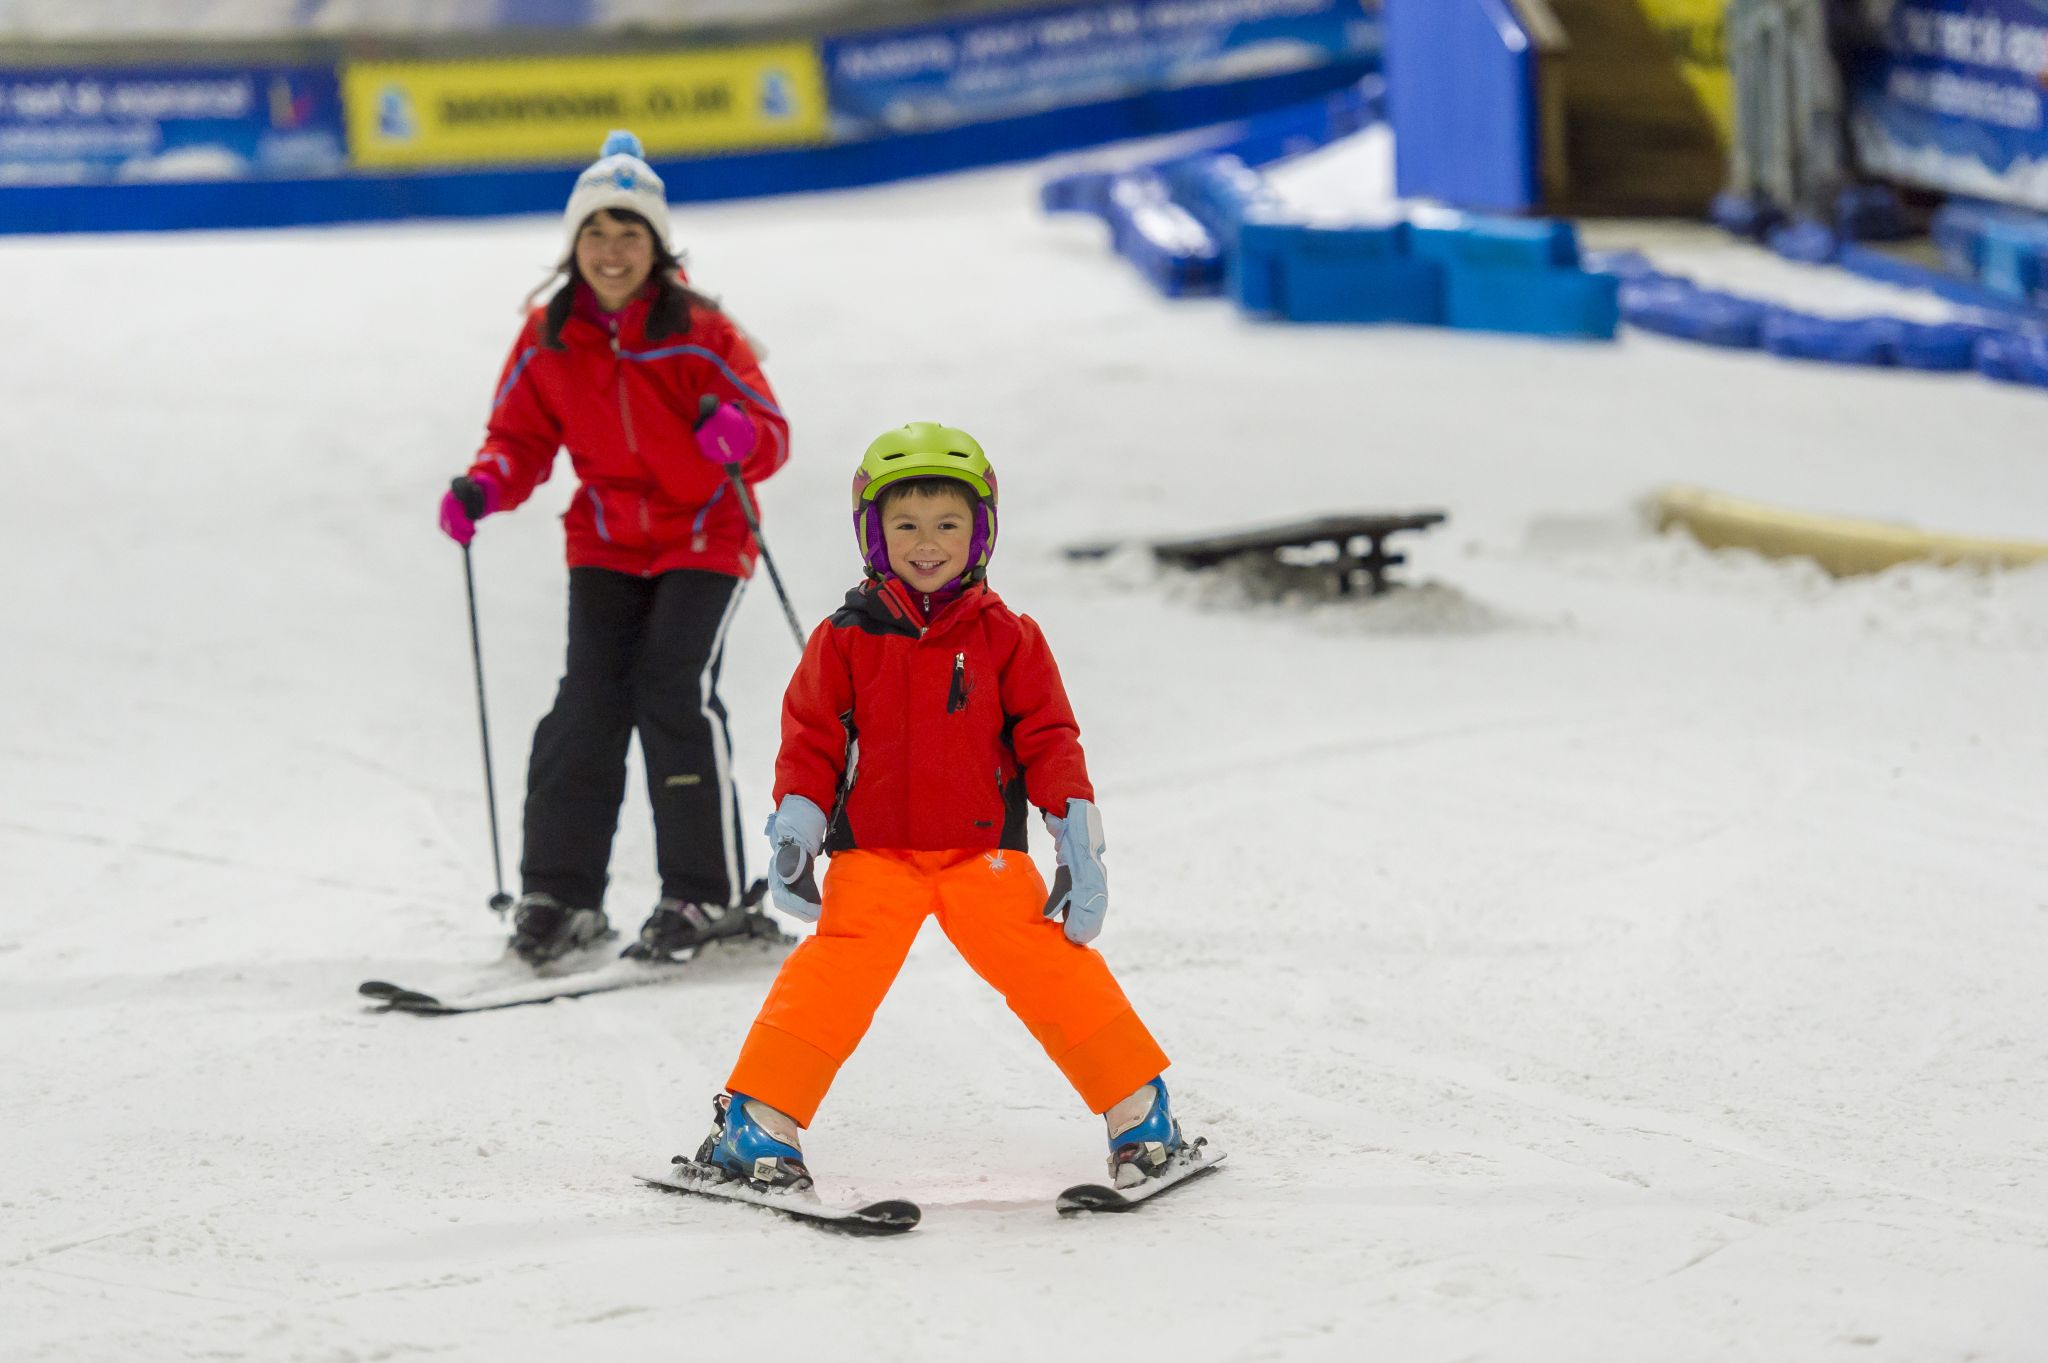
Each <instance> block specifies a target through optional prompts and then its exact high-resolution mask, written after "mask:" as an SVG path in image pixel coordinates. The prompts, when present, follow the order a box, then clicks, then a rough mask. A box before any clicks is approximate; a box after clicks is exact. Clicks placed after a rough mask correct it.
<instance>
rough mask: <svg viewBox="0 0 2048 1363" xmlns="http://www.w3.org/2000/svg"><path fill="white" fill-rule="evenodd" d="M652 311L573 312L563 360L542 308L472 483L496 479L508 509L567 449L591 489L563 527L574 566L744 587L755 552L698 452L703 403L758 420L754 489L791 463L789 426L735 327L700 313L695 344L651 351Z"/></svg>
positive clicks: (677, 341) (687, 337)
mask: <svg viewBox="0 0 2048 1363" xmlns="http://www.w3.org/2000/svg"><path fill="white" fill-rule="evenodd" d="M648 306H649V299H648V298H647V297H646V296H642V297H641V298H638V299H635V300H634V301H633V302H631V303H628V304H627V305H626V307H625V308H624V309H623V310H622V311H620V312H619V313H617V314H615V315H614V316H613V317H612V318H610V319H608V320H600V318H601V317H602V314H597V313H595V311H594V310H592V309H587V308H582V307H579V308H575V309H572V310H571V312H570V315H569V317H568V319H567V320H566V321H565V322H564V323H563V324H562V338H561V339H562V349H560V350H548V349H545V348H543V347H542V345H541V343H540V337H541V323H542V318H543V315H544V312H545V309H542V308H535V309H534V310H533V311H532V312H531V313H530V314H529V315H528V316H527V319H526V327H525V329H524V330H523V331H521V332H520V334H519V340H518V342H517V343H516V344H515V345H514V346H513V347H512V354H511V356H510V358H508V359H507V360H506V361H505V370H504V374H503V376H502V377H501V378H500V379H499V382H498V393H497V400H496V401H495V403H494V404H493V405H492V407H491V418H490V424H489V433H488V435H487V436H486V437H485V440H484V444H483V449H482V450H481V451H479V452H478V454H477V458H476V462H475V463H474V464H473V465H471V467H470V472H471V473H472V474H478V473H482V474H486V475H488V476H489V477H490V478H491V479H492V480H493V481H495V482H496V483H497V484H498V487H499V488H500V490H501V491H502V493H503V496H502V498H501V499H500V501H499V503H498V509H499V510H509V509H511V508H512V507H515V506H518V505H519V504H520V503H521V502H523V501H525V500H526V499H527V498H528V497H530V496H532V495H533V490H534V488H535V487H536V486H538V485H539V484H540V483H542V482H545V481H546V480H547V477H548V474H549V473H550V472H552V471H553V469H554V464H555V452H556V451H557V450H558V449H560V448H562V447H563V446H567V447H568V450H569V459H570V462H571V463H573V464H574V465H575V466H576V476H577V477H578V478H579V479H581V480H582V483H583V486H582V487H581V488H579V489H578V490H577V493H576V500H575V501H574V502H572V503H571V504H570V506H569V511H568V514H567V515H565V516H564V517H563V522H564V525H565V527H566V529H567V531H568V540H569V543H568V551H569V563H570V566H571V567H578V568H585V567H587V568H610V569H613V570H615V571H617V572H622V573H637V574H640V575H642V576H648V577H651V576H653V575H654V574H656V573H665V572H668V571H670V570H671V569H675V568H702V569H707V570H709V571H711V572H716V573H726V574H729V575H731V576H733V577H747V576H749V575H751V574H752V572H753V569H754V559H755V556H756V554H757V553H758V550H757V548H756V546H755V543H754V538H753V535H752V533H751V532H750V531H749V530H748V529H747V520H746V515H745V513H744V512H743V511H742V510H741V509H740V507H739V505H738V500H737V498H735V497H734V496H733V492H732V484H731V481H730V480H729V479H728V478H727V477H726V475H725V468H724V466H723V465H721V464H715V463H713V462H711V461H710V460H708V459H706V458H704V457H703V456H702V455H700V454H699V453H698V452H697V441H696V437H695V435H694V431H693V428H694V426H695V423H696V419H697V407H698V400H699V399H700V398H701V397H702V396H703V395H704V394H706V393H709V394H711V395H712V396H714V397H717V398H720V399H722V400H724V401H727V402H732V403H735V404H737V405H738V406H739V407H740V409H741V410H742V411H744V412H745V413H746V414H747V416H748V418H749V419H751V420H752V422H753V424H754V433H755V437H756V439H755V442H754V452H753V454H751V455H750V456H748V458H747V459H746V461H745V462H744V463H743V464H741V466H740V477H741V478H742V479H743V480H745V481H746V482H747V483H749V484H752V483H755V482H758V481H760V480H761V479H763V478H766V477H767V476H768V475H769V474H771V473H773V472H775V470H777V469H779V468H781V467H782V465H783V464H784V462H786V461H787V460H788V458H789V425H788V423H787V422H786V421H784V420H783V416H782V411H781V409H780V408H779V407H778V406H777V405H776V402H775V394H774V392H773V390H771V389H770V388H769V387H768V381H767V380H766V379H765V378H763V377H762V376H761V367H760V365H759V363H758V362H757V361H756V360H755V358H754V351H753V347H752V346H750V345H749V344H748V343H747V339H746V337H745V336H744V335H743V334H741V332H740V330H739V329H738V328H737V327H736V326H734V325H733V323H732V321H731V319H729V318H727V317H726V316H725V315H724V314H723V313H720V312H718V311H716V310H714V309H711V308H707V307H703V306H696V305H693V306H692V307H691V309H690V328H689V330H688V332H686V333H684V334H682V335H679V336H669V337H665V338H663V339H661V340H659V341H651V340H649V339H648V338H647V331H646V326H647V313H648Z"/></svg>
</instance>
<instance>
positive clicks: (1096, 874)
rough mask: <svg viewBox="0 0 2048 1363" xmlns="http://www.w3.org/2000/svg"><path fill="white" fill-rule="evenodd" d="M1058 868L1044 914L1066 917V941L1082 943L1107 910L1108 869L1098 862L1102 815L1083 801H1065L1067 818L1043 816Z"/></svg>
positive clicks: (1099, 928)
mask: <svg viewBox="0 0 2048 1363" xmlns="http://www.w3.org/2000/svg"><path fill="white" fill-rule="evenodd" d="M1045 826H1046V827H1047V828H1049V829H1051V830H1052V841H1053V850H1054V851H1055V852H1057V853H1058V855H1059V862H1060V869H1059V871H1058V872H1057V873H1055V874H1054V876H1053V878H1052V893H1051V894H1050V895H1048V896H1046V900H1045V916H1046V917H1047V918H1062V917H1063V918H1065V919H1066V920H1067V940H1068V941H1069V942H1074V943H1077V944H1079V945H1082V946H1086V945H1087V944H1088V943H1090V942H1092V941H1094V940H1095V938H1096V935H1097V934H1098V933H1100V932H1101V931H1102V919H1103V915H1105V914H1107V913H1108V912H1109V872H1108V871H1107V870H1105V869H1103V865H1102V852H1103V843H1102V815H1101V813H1100V812H1099V811H1098V810H1097V809H1096V808H1095V806H1094V805H1092V804H1090V803H1089V802H1088V801H1086V800H1069V801H1067V817H1066V818H1064V819H1062V818H1060V817H1059V816H1057V815H1054V814H1048V815H1046V816H1045Z"/></svg>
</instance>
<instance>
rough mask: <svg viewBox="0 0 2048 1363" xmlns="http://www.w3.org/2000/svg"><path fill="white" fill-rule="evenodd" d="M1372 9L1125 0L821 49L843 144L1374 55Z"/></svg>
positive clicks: (890, 32)
mask: <svg viewBox="0 0 2048 1363" xmlns="http://www.w3.org/2000/svg"><path fill="white" fill-rule="evenodd" d="M1380 8H1381V4H1380V0H1123V2H1122V3H1107V4H1078V5H1063V6H1060V7H1058V8H1050V9H1039V10H1029V11H1024V12H1021V13H1019V12H1012V13H1007V14H998V15H990V16H987V17H985V18H980V19H973V20H963V21H961V22H958V23H950V24H932V25H924V26H919V27H914V28H897V29H887V30H880V31H877V32H873V33H860V34H854V35H851V36H845V37H838V38H831V39H827V40H826V42H825V43H824V45H823V52H824V58H825V80H826V90H827V94H828V98H829V100H830V103H831V108H832V130H833V132H834V134H835V135H836V136H839V137H868V136H874V135H877V134H882V133H900V132H916V131H922V130H927V129H933V128H944V127H952V126H955V125H958V124H963V123H975V122H980V121H983V120H987V119H996V118H1007V117H1011V116H1014V115H1017V114H1024V113H1030V112H1033V111H1036V110H1041V109H1056V108H1063V107H1067V106H1071V105H1077V104H1088V103H1093V102H1096V101H1101V100H1110V99H1117V98H1121V97H1124V96H1128V95H1132V94H1135V93H1138V92H1141V91H1145V90H1161V89H1172V88H1176V87H1182V86H1191V85H1207V84H1216V83H1220V82H1224V81H1234V80H1244V79H1248V78H1251V77H1255V76H1266V75H1278V74H1280V73H1283V72H1289V71H1300V70H1307V69H1311V68H1315V67H1322V66H1328V65H1331V64H1333V63H1338V62H1354V63H1367V62H1373V61H1376V60H1377V58H1378V56H1379V53H1380V45H1381V41H1380Z"/></svg>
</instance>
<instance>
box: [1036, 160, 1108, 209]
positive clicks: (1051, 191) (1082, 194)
mask: <svg viewBox="0 0 2048 1363" xmlns="http://www.w3.org/2000/svg"><path fill="white" fill-rule="evenodd" d="M1115 178H1116V176H1115V175H1113V174H1112V173H1110V172H1109V171H1106V170H1084V171H1077V172H1076V173H1074V174H1072V175H1060V176H1056V177H1054V178H1053V179H1050V180H1047V181H1046V182H1045V183H1044V184H1043V185H1041V186H1040V187H1039V190H1038V204H1039V207H1040V208H1043V209H1044V210H1045V211H1046V212H1048V213H1095V214H1100V213H1101V212H1102V210H1103V208H1104V207H1105V206H1106V205H1107V204H1108V202H1109V185H1110V182H1111V181H1112V180H1114V179H1115Z"/></svg>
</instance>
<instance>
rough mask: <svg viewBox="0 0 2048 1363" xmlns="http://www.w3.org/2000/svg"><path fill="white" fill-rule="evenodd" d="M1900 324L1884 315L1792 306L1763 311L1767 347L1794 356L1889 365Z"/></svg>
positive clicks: (1795, 358)
mask: <svg viewBox="0 0 2048 1363" xmlns="http://www.w3.org/2000/svg"><path fill="white" fill-rule="evenodd" d="M1898 326H1899V324H1898V323H1897V322H1895V321H1893V320H1892V319H1890V318H1885V317H1815V316H1812V315H1811V314H1809V313H1803V312H1793V311H1792V310H1791V309H1789V308H1771V309H1769V310H1768V311H1767V312H1765V314H1764V321H1763V329H1762V333H1761V335H1762V341H1763V347H1764V349H1765V350H1767V351H1769V352H1770V353H1771V354H1773V355H1782V356H1784V357H1786V358H1787V359H1794V360H1821V361H1825V362H1827V363H1830V364H1863V365H1888V364H1891V363H1892V361H1893V358H1894V352H1893V346H1894V345H1895V343H1896V341H1897V332H1898Z"/></svg>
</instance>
